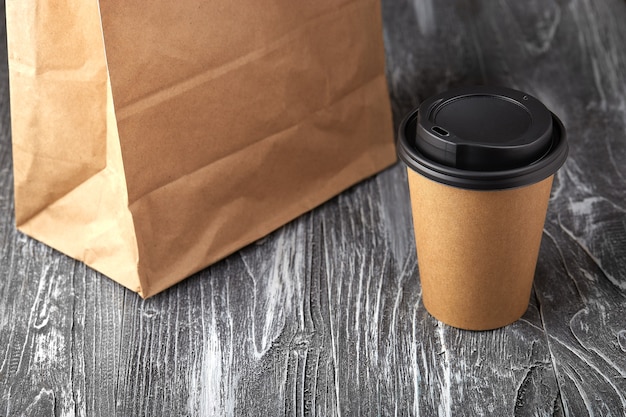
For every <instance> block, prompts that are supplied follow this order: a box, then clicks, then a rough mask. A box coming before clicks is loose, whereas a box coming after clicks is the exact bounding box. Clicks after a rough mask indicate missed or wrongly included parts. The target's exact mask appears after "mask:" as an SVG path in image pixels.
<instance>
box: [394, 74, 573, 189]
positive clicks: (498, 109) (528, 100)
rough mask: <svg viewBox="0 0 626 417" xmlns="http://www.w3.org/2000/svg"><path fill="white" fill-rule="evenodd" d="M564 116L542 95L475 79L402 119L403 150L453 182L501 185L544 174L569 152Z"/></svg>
mask: <svg viewBox="0 0 626 417" xmlns="http://www.w3.org/2000/svg"><path fill="white" fill-rule="evenodd" d="M567 151H568V146H567V139H566V137H565V129H564V127H563V124H562V123H561V121H560V120H559V119H558V118H557V117H556V116H555V115H554V114H552V113H551V112H550V111H549V110H548V109H547V108H546V107H545V106H544V105H543V104H542V103H541V102H540V101H539V100H537V99H535V98H534V97H531V96H530V95H528V94H525V93H522V92H520V91H516V90H512V89H509V88H502V87H487V86H479V87H467V88H462V89H456V90H451V91H448V92H445V93H442V94H439V95H436V96H434V97H431V98H429V99H427V100H426V101H424V102H423V103H422V104H421V105H420V106H419V108H418V109H417V110H414V111H413V112H411V114H409V115H408V116H407V117H406V118H405V119H404V121H403V122H402V124H401V125H400V132H399V137H398V155H399V157H400V159H402V160H403V161H404V162H405V163H406V164H407V165H408V166H409V167H411V168H412V169H413V170H415V171H417V172H419V173H420V174H422V175H424V176H426V177H428V178H430V179H432V180H435V181H438V182H441V183H444V184H448V185H452V186H456V187H461V188H468V189H479V190H493V189H504V188H513V187H519V186H523V185H528V184H533V183H535V182H539V181H541V180H543V179H545V178H547V177H549V176H550V175H552V174H554V173H555V172H556V171H557V170H558V169H559V168H560V167H561V165H563V163H564V162H565V159H566V158H567Z"/></svg>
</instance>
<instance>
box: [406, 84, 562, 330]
mask: <svg viewBox="0 0 626 417" xmlns="http://www.w3.org/2000/svg"><path fill="white" fill-rule="evenodd" d="M567 152H568V146H567V140H566V137H565V129H564V127H563V125H562V123H561V122H560V121H559V119H558V118H557V117H556V116H555V115H554V114H552V113H551V112H550V111H549V110H548V109H547V108H546V107H545V106H544V105H543V104H542V103H541V102H539V101H538V100H537V99H535V98H533V97H531V96H530V95H528V94H525V93H522V92H520V91H516V90H511V89H508V88H501V87H487V86H481V87H469V88H463V89H457V90H452V91H449V92H445V93H443V94H439V95H437V96H434V97H432V98H429V99H428V100H426V101H424V102H423V103H422V104H421V105H420V106H419V108H418V109H416V110H414V111H413V112H411V113H410V114H409V115H408V116H407V117H406V118H405V119H404V121H403V122H402V124H401V126H400V132H399V139H398V155H399V157H400V159H402V160H403V161H404V162H405V163H406V165H407V168H408V169H407V171H408V182H409V189H410V194H411V205H412V210H413V224H414V231H415V241H416V247H417V257H418V267H419V273H420V279H421V283H422V295H423V301H424V305H425V307H426V309H427V310H428V311H429V312H430V314H431V315H433V316H434V317H435V318H437V319H439V320H441V321H443V322H444V323H447V324H449V325H451V326H454V327H458V328H462V329H470V330H487V329H494V328H498V327H502V326H505V325H507V324H509V323H512V322H514V321H515V320H517V319H519V318H520V317H521V316H522V315H523V314H524V312H525V311H526V309H527V307H528V301H529V298H530V291H531V287H532V282H533V277H534V274H535V267H536V263H537V256H538V253H539V245H540V242H541V236H542V231H543V225H544V222H545V217H546V211H547V207H548V200H549V197H550V189H551V187H552V179H553V177H554V173H555V172H556V171H557V170H558V169H559V168H560V167H561V165H563V163H564V162H565V159H566V158H567Z"/></svg>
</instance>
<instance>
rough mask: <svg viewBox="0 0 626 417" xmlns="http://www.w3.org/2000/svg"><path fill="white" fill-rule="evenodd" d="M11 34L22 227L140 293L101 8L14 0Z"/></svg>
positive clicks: (9, 11) (18, 206) (9, 16)
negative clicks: (101, 23) (100, 18)
mask: <svg viewBox="0 0 626 417" xmlns="http://www.w3.org/2000/svg"><path fill="white" fill-rule="evenodd" d="M35 3H37V4H35ZM35 10H37V13H36V14H35V12H34V11H35ZM7 32H8V37H9V39H10V41H9V55H10V60H9V72H10V79H11V106H12V108H11V114H12V128H13V146H14V153H13V156H14V172H15V190H16V192H15V200H16V223H17V227H18V228H19V229H20V230H21V231H22V232H24V233H26V234H28V235H30V236H32V237H34V238H36V239H38V240H40V241H42V242H44V243H46V244H48V245H50V246H52V247H54V248H55V249H58V250H60V251H62V252H64V253H66V254H68V255H69V256H71V257H73V258H75V259H78V260H81V261H84V262H85V263H87V264H88V265H90V266H91V267H93V268H94V269H96V270H98V271H100V272H102V273H104V274H105V275H107V276H115V277H117V280H118V281H119V282H120V283H122V284H123V285H125V286H126V287H128V288H130V289H132V290H134V291H139V289H140V286H139V280H138V274H137V245H136V241H135V236H134V227H133V224H132V217H131V215H130V211H129V210H128V204H127V201H128V198H127V192H126V183H125V180H124V172H123V167H122V160H121V150H120V147H119V139H118V137H117V126H116V123H115V119H114V117H115V115H114V113H113V111H112V108H113V106H112V101H111V96H110V91H107V85H108V76H107V71H106V62H105V58H104V49H103V45H102V33H101V31H100V20H99V14H98V9H97V4H95V3H94V2H81V1H75V2H73V4H68V5H66V7H58V6H55V7H49V4H48V2H41V1H39V2H36V1H28V0H20V1H19V2H18V1H17V0H9V1H8V2H7Z"/></svg>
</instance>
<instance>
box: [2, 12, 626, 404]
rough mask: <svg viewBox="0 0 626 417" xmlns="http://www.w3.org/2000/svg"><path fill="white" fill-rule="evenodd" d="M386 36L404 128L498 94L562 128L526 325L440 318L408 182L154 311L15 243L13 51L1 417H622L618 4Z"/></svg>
mask: <svg viewBox="0 0 626 417" xmlns="http://www.w3.org/2000/svg"><path fill="white" fill-rule="evenodd" d="M383 16H384V22H385V32H384V36H385V45H386V50H387V64H388V81H389V87H390V92H391V96H392V101H393V110H394V115H395V119H396V124H397V123H398V122H399V120H400V118H401V117H402V116H403V115H404V114H405V113H406V112H407V111H409V110H410V109H411V108H412V107H414V106H416V105H417V104H419V102H420V101H421V100H423V99H424V98H426V97H427V96H429V95H432V94H434V93H436V92H439V91H442V90H445V89H447V88H448V87H453V86H461V85H470V84H482V83H489V84H499V85H505V86H510V87H513V88H518V89H521V90H524V91H526V92H529V93H531V94H533V95H534V96H536V97H537V98H539V99H540V100H542V101H543V102H544V103H546V104H547V105H548V107H549V108H550V109H552V110H553V111H554V112H555V113H556V114H558V115H559V117H561V118H562V120H563V121H564V123H565V125H566V126H567V129H568V132H569V139H570V147H571V148H570V149H571V152H570V158H569V160H568V161H567V163H566V164H565V166H564V167H563V168H562V169H561V171H560V172H559V173H558V175H557V178H556V182H555V186H554V189H553V194H552V198H551V202H550V208H549V213H548V218H547V221H546V224H545V230H544V235H543V242H542V246H541V252H540V259H539V263H538V266H537V271H536V277H535V284H534V291H533V295H532V299H531V304H530V306H529V308H528V311H527V312H526V314H525V315H524V317H523V318H522V319H521V320H519V321H518V322H516V323H514V324H513V325H510V326H508V327H505V328H503V329H499V330H496V331H490V332H468V331H461V330H457V329H454V328H451V327H448V326H446V325H443V324H441V323H438V322H437V321H436V320H434V319H433V318H432V317H430V316H429V315H428V314H427V312H426V311H425V310H424V307H423V304H422V302H421V290H420V282H419V273H418V270H417V265H416V254H415V247H414V244H413V240H412V229H411V218H410V212H409V201H408V194H407V188H406V185H405V180H406V174H405V172H404V171H403V167H402V166H400V165H396V166H394V167H392V168H391V169H388V170H387V171H385V172H383V173H381V174H379V175H377V176H375V177H373V178H371V179H369V180H367V181H365V182H363V183H361V184H359V185H357V186H355V187H353V188H351V189H349V190H347V191H346V192H344V193H342V194H341V195H340V196H338V197H336V198H334V199H333V200H331V201H329V202H328V203H326V204H324V205H323V206H321V207H319V208H318V209H315V210H313V211H312V212H310V213H308V214H306V215H304V216H302V217H301V218H299V219H297V220H296V221H294V222H292V223H290V224H288V225H286V226H285V227H283V228H281V229H280V230H278V231H276V232H275V233H273V234H271V235H270V236H268V237H267V238H265V239H263V240H261V241H259V242H257V243H255V244H253V245H251V246H250V247H247V248H245V249H243V250H241V251H240V252H238V253H236V254H234V255H232V256H230V257H229V258H227V259H226V260H224V261H222V262H220V263H218V264H216V265H214V266H212V267H210V268H207V269H206V270H204V271H202V272H200V273H198V274H197V275H195V276H193V277H191V278H189V279H188V280H186V281H184V282H183V283H181V284H179V285H176V286H175V287H173V288H171V289H169V290H167V291H165V292H164V293H162V294H160V295H157V296H155V297H154V298H151V299H148V300H145V301H144V300H141V299H140V298H139V297H138V296H137V295H136V294H134V293H132V292H130V291H127V290H125V289H124V288H122V287H121V286H120V285H117V284H115V283H113V282H112V281H110V280H109V279H107V278H105V277H103V276H101V275H100V274H98V273H95V272H94V271H92V270H90V269H88V268H86V267H84V266H83V265H81V264H80V263H77V262H75V261H73V260H71V259H69V258H67V257H65V256H63V255H61V254H60V253H58V252H56V251H54V250H52V249H49V248H48V247H46V246H44V245H42V244H40V243H38V242H36V241H34V240H32V239H30V238H27V237H25V236H24V235H22V234H20V233H18V232H16V231H15V228H14V226H13V214H12V212H13V197H12V193H13V186H12V162H11V148H10V143H11V135H10V122H9V107H8V103H9V97H8V82H7V67H6V61H7V57H6V49H5V48H4V47H3V48H1V51H0V416H21V415H25V416H53V415H55V416H74V415H78V416H116V415H117V416H135V415H138V416H139V415H140V416H160V415H167V416H169V415H171V416H179V415H180V416H182V415H193V416H196V415H201V416H212V415H216V416H217V415H250V416H278V415H293V416H307V415H319V416H340V415H342V416H370V415H380V416H389V415H402V416H405V415H413V416H433V415H442V416H459V415H467V416H481V415H493V416H509V415H516V416H531V415H532V416H550V415H555V416H584V415H594V416H624V415H626V411H625V410H626V2H624V1H619V0H599V1H592V0H577V1H573V0H572V1H568V0H559V1H539V0H534V1H524V2H519V1H512V0H511V1H498V2H494V1H489V2H488V1H482V2H481V1H476V0H472V1H469V0H468V1H457V2H435V1H432V0H385V1H383ZM2 21H3V22H4V19H2ZM1 32H2V37H3V38H2V42H0V43H1V44H5V38H4V29H3V30H2V31H1Z"/></svg>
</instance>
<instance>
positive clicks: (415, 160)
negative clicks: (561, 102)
mask: <svg viewBox="0 0 626 417" xmlns="http://www.w3.org/2000/svg"><path fill="white" fill-rule="evenodd" d="M418 110H419V108H416V109H414V110H413V111H412V112H410V113H409V114H408V115H407V116H406V117H405V118H404V120H403V121H402V123H401V124H400V128H399V132H398V147H397V148H398V156H399V158H400V159H401V160H402V161H403V162H404V163H405V164H406V165H407V166H408V167H409V168H411V169H412V170H414V171H416V172H418V173H420V174H422V175H424V176H425V177H427V178H430V179H431V180H434V181H437V182H440V183H443V184H446V185H450V186H454V187H458V188H465V189H473V190H500V189H508V188H516V187H522V186H525V185H530V184H534V183H537V182H539V181H542V180H544V179H546V178H548V177H549V176H551V175H553V174H554V173H555V172H556V171H557V170H558V169H559V168H560V167H561V166H562V165H563V164H564V163H565V160H566V159H567V154H568V150H569V149H568V144H567V138H566V133H565V128H564V126H563V123H561V121H560V120H559V118H558V117H557V116H556V115H555V114H554V113H552V112H550V115H551V116H552V121H553V126H554V132H553V135H552V139H551V140H552V142H551V145H550V149H549V150H548V151H547V152H546V153H545V154H544V155H542V156H541V157H540V158H539V159H537V160H536V161H534V162H533V163H531V164H529V165H525V166H523V167H517V168H513V169H509V170H499V171H473V170H464V169H460V168H455V167H450V166H447V165H443V164H441V163H439V162H436V161H433V160H432V159H430V158H428V157H426V156H425V155H423V154H422V153H421V152H420V151H419V150H418V149H417V147H416V146H415V145H413V144H414V143H415V137H416V136H417V129H416V122H417V117H418Z"/></svg>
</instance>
